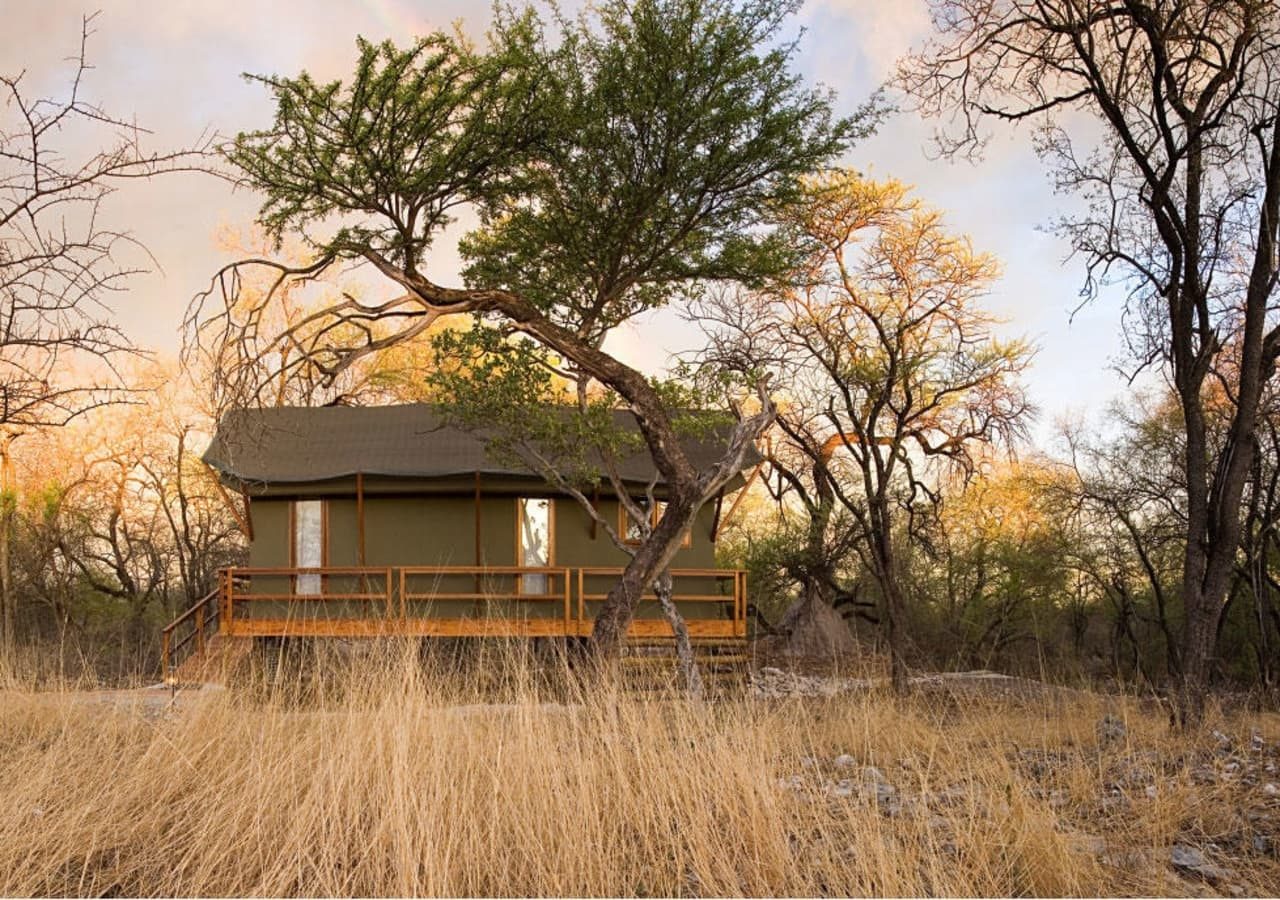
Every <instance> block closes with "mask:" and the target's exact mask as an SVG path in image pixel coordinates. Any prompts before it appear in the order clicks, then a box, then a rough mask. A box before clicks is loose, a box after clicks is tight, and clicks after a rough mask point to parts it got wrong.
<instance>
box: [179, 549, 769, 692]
mask: <svg viewBox="0 0 1280 900" xmlns="http://www.w3.org/2000/svg"><path fill="white" fill-rule="evenodd" d="M622 572H623V570H622V569H621V568H609V567H586V568H565V567H552V566H548V567H536V566H403V567H367V566H360V567H354V566H353V567H332V566H326V567H322V568H296V567H294V568H233V569H224V570H223V571H222V573H221V586H220V589H219V590H218V591H215V592H213V593H212V594H210V595H209V597H206V598H205V599H204V600H202V601H201V603H200V604H197V606H196V607H192V609H191V610H188V612H187V613H184V614H183V616H182V617H181V618H180V619H178V620H175V621H174V623H172V624H171V625H169V626H168V627H167V628H166V629H165V644H164V647H165V667H166V668H165V671H166V673H169V672H170V671H171V669H170V666H171V664H172V665H174V666H176V665H177V663H176V662H173V661H172V656H173V648H172V647H171V646H170V638H171V635H172V633H173V632H174V629H175V628H177V627H180V625H181V623H182V622H183V621H185V620H187V619H189V618H191V617H199V624H198V627H197V629H196V631H197V632H198V633H199V637H198V638H194V640H196V642H197V644H198V645H199V646H200V647H203V645H204V642H205V640H206V638H205V633H206V632H207V631H209V628H210V624H209V623H210V619H211V617H210V614H209V611H208V608H209V604H210V603H211V601H212V600H214V599H216V600H217V601H218V602H217V603H216V605H215V611H214V613H213V615H212V619H213V620H215V621H216V622H217V624H218V626H219V628H220V630H221V632H222V633H224V634H231V635H244V636H287V635H298V636H313V637H372V636H379V635H414V636H441V637H444V636H506V637H533V636H557V637H565V636H574V635H582V636H585V635H589V634H590V633H591V628H592V624H593V622H594V619H595V613H596V611H597V610H596V609H594V608H593V607H598V605H599V604H600V603H601V602H602V601H603V600H604V599H605V598H606V597H607V596H608V589H609V588H611V587H612V586H613V584H614V583H616V581H617V579H618V577H619V576H621V574H622ZM672 577H673V579H674V583H675V590H674V592H673V596H672V599H673V600H674V601H675V602H676V603H677V604H679V605H680V606H681V608H682V611H683V613H684V617H685V620H686V622H687V623H688V626H689V632H690V634H691V635H693V636H695V637H745V635H746V576H745V573H743V572H741V571H738V570H732V569H676V570H673V571H672ZM606 580H607V583H606ZM198 609H203V610H204V612H198V611H197V610H198ZM691 609H692V610H693V612H692V613H691ZM698 610H705V611H706V613H707V614H706V615H699V614H697V611H698ZM630 634H632V635H633V636H636V637H664V636H668V635H670V634H671V628H670V626H669V625H668V624H667V622H666V620H665V618H664V617H663V616H662V615H661V614H660V612H659V611H658V603H657V598H656V596H655V595H654V594H653V593H652V592H650V593H648V594H647V595H646V596H645V597H644V598H643V600H642V602H641V606H640V608H639V609H638V611H637V616H636V618H635V620H634V622H633V624H632V627H631V631H630ZM186 640H192V638H187V639H186ZM185 644H186V641H184V642H183V645H184V646H185Z"/></svg>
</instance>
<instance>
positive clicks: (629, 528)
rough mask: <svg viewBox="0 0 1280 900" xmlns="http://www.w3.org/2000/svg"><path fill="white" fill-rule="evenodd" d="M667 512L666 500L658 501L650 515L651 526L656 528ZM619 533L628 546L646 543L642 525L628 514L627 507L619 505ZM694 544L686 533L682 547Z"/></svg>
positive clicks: (681, 540) (681, 541) (681, 542)
mask: <svg viewBox="0 0 1280 900" xmlns="http://www.w3.org/2000/svg"><path fill="white" fill-rule="evenodd" d="M666 511H667V504H666V501H664V500H658V501H656V502H655V503H654V508H653V510H652V511H651V512H650V514H649V526H650V527H651V528H656V527H657V525H658V520H659V519H661V518H662V514H663V513H665V512H666ZM618 531H619V533H621V534H622V539H623V540H624V541H626V542H627V543H628V544H641V543H643V542H644V535H643V533H642V531H641V529H640V524H639V523H638V522H636V520H635V519H634V518H632V516H631V514H630V513H629V512H627V508H626V506H624V505H623V504H621V503H619V504H618ZM691 543H692V540H691V538H690V535H689V532H688V531H686V532H685V533H684V537H683V538H681V539H680V546H681V547H688V546H689V545H690V544H691Z"/></svg>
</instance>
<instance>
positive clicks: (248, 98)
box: [0, 0, 1127, 442]
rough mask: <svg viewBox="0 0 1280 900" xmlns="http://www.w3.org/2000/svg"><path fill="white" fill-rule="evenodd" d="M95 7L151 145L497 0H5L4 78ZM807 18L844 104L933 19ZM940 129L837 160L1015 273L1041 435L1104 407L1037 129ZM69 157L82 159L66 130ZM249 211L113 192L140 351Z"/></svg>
mask: <svg viewBox="0 0 1280 900" xmlns="http://www.w3.org/2000/svg"><path fill="white" fill-rule="evenodd" d="M566 5H569V4H566ZM97 9H101V15H100V16H99V17H98V19H97V20H96V22H95V28H96V34H95V35H94V36H93V38H92V40H91V43H90V47H89V53H90V57H91V60H92V62H93V64H94V65H95V67H96V68H95V70H94V71H93V72H92V73H91V74H90V76H89V79H88V82H87V86H86V94H87V96H88V97H90V98H91V99H93V100H94V101H96V102H98V103H100V104H101V105H102V106H103V107H105V108H106V109H107V110H108V111H110V112H112V113H113V114H114V115H116V116H119V117H133V118H136V120H137V121H138V123H139V124H141V125H143V126H145V127H146V128H148V129H150V130H151V131H152V132H153V136H152V138H151V139H150V143H151V145H152V146H154V147H155V148H157V149H160V148H165V147H172V146H176V145H180V144H184V143H191V142H193V141H195V140H196V139H197V138H198V136H199V135H200V134H201V133H202V132H204V131H206V130H207V131H215V132H219V133H221V134H234V133H235V132H236V131H240V130H246V129H252V128H257V127H262V126H265V125H266V124H268V123H269V120H270V115H271V107H270V104H269V102H268V97H267V94H266V92H265V91H264V90H263V89H261V88H260V87H258V86H255V85H251V84H247V83H246V82H245V81H244V80H243V79H241V77H240V75H241V73H242V72H256V73H272V72H275V73H280V74H295V73H296V72H298V71H299V70H301V69H303V68H305V69H307V70H309V71H311V72H312V73H313V74H315V75H317V76H320V77H325V78H333V77H343V76H345V75H346V74H347V73H349V72H350V70H351V67H352V64H353V62H354V43H355V37H356V35H364V36H365V37H367V38H370V39H374V40H381V39H383V38H388V37H390V38H392V39H393V40H395V41H397V42H399V43H401V44H403V43H407V42H408V41H410V40H411V39H412V38H413V37H414V36H416V35H418V34H421V33H423V32H426V31H429V30H434V29H437V28H442V27H444V28H447V27H449V26H450V25H451V24H452V23H453V22H455V21H458V20H461V21H462V22H463V23H464V27H465V29H466V30H467V31H468V32H469V33H471V34H473V35H476V36H479V35H480V34H482V33H483V30H484V28H485V26H486V24H487V21H488V19H489V7H488V4H487V3H485V2H472V3H468V2H463V0H310V2H302V0H254V2H248V0H217V2H212V0H167V2H158V0H96V2H91V3H83V2H75V0H0V23H3V28H2V29H0V70H3V71H4V72H6V73H13V72H16V71H18V70H21V69H23V68H25V69H27V70H28V76H27V77H28V79H29V84H28V90H29V91H31V92H33V93H34V92H39V93H41V94H45V95H59V94H61V92H63V91H64V90H65V88H66V85H67V79H68V77H69V74H70V69H69V68H68V66H67V64H66V63H65V62H64V60H65V58H66V57H67V56H69V55H70V54H72V53H73V52H74V51H75V50H76V48H77V44H78V39H79V22H80V18H81V16H82V15H84V14H85V13H86V12H93V11H94V10H97ZM799 21H800V24H801V25H803V26H804V28H805V29H806V32H805V35H804V36H803V38H802V40H801V52H800V54H799V56H798V57H797V62H798V65H799V66H800V67H801V69H802V71H803V72H804V74H805V75H806V76H807V77H808V78H810V79H811V80H812V81H816V82H821V83H823V84H825V85H827V86H828V87H831V88H834V89H835V91H836V92H837V95H838V98H839V103H840V105H841V106H842V107H843V108H844V109H845V110H852V109H853V108H854V107H856V106H858V105H859V104H861V103H862V102H863V101H865V100H866V98H867V97H868V96H869V95H870V93H871V92H872V91H873V90H874V89H875V88H876V86H877V85H878V84H880V83H881V82H882V81H883V80H884V79H885V78H886V77H887V75H888V74H889V72H890V70H891V68H892V66H893V63H894V60H895V59H897V57H898V56H899V55H901V54H902V53H904V52H905V51H906V50H907V49H909V48H910V47H911V46H912V45H913V44H916V43H918V42H919V41H920V40H921V39H922V38H923V37H924V36H925V35H927V33H928V28H929V23H928V20H927V18H926V14H925V10H924V3H923V0H810V2H809V3H808V4H807V5H806V6H805V8H804V9H803V11H802V13H801V16H800V20H799ZM932 129H933V123H930V122H924V121H921V120H920V119H919V118H918V117H916V116H915V115H914V114H911V113H901V114H898V115H896V116H894V117H892V118H890V119H889V120H888V121H886V122H885V124H884V125H883V126H882V128H881V129H880V131H879V133H878V134H877V135H876V136H875V137H873V138H872V139H870V140H868V141H866V142H864V143H862V144H860V145H858V146H857V147H855V148H854V149H853V150H852V151H851V153H850V154H849V156H848V157H847V159H846V160H845V162H846V163H847V164H848V165H851V166H854V167H856V168H858V169H860V170H862V171H864V172H866V173H868V174H871V175H873V176H877V177H890V176H893V177H896V178H900V179H902V180H904V181H906V182H908V183H910V184H913V185H915V187H916V189H917V193H918V195H919V196H920V197H921V198H922V199H924V200H925V201H927V202H928V203H930V204H932V205H934V206H937V207H939V208H941V209H943V210H944V211H945V212H946V214H947V219H948V222H949V223H950V224H951V225H952V226H953V227H954V228H955V229H957V230H959V231H963V232H966V233H968V234H969V235H970V236H971V237H972V239H973V241H974V244H975V246H976V247H977V248H979V249H982V250H986V251H989V252H992V253H994V254H995V255H996V256H997V257H999V258H1000V260H1001V261H1002V263H1003V266H1004V273H1005V274H1004V277H1003V278H1002V280H1001V282H1000V283H999V285H998V286H997V287H996V289H995V291H994V292H993V294H992V295H991V297H990V298H989V301H988V304H989V307H990V308H991V309H992V310H994V311H995V312H997V313H999V314H1001V315H1003V316H1005V317H1006V318H1008V319H1009V320H1010V321H1009V324H1008V325H1007V326H1006V328H1007V331H1008V333H1010V334H1017V335H1023V336H1026V337H1029V338H1030V339H1032V340H1033V341H1034V342H1035V343H1036V344H1037V345H1038V347H1039V353H1038V355H1037V357H1036V360H1035V363H1034V366H1033V368H1032V370H1031V373H1030V375H1029V377H1028V382H1029V387H1030V391H1031V395H1032V399H1033V401H1034V402H1035V404H1036V405H1037V406H1038V407H1039V408H1040V409H1041V415H1040V420H1039V423H1038V425H1037V426H1036V428H1035V429H1034V434H1035V435H1036V436H1037V438H1038V440H1039V442H1043V441H1045V440H1048V439H1049V437H1050V435H1051V433H1052V431H1053V422H1054V420H1055V419H1056V418H1057V417H1060V416H1063V415H1067V414H1071V415H1076V414H1081V413H1089V414H1091V415H1094V414H1097V413H1098V412H1100V411H1101V409H1102V408H1103V407H1104V406H1105V405H1106V403H1107V402H1108V401H1109V400H1110V399H1112V398H1113V397H1115V396H1117V395H1118V394H1121V393H1122V392H1124V391H1125V390H1127V388H1126V387H1125V385H1124V383H1123V381H1122V380H1121V379H1120V378H1119V376H1117V375H1116V374H1114V373H1113V372H1112V371H1111V364H1112V363H1113V362H1115V361H1116V359H1117V358H1118V355H1119V354H1120V352H1121V347H1122V345H1121V342H1120V339H1119V337H1118V329H1119V324H1120V309H1119V307H1118V305H1117V301H1116V300H1114V299H1113V298H1105V299H1104V300H1102V301H1098V302H1096V303H1094V304H1091V305H1089V306H1087V307H1085V308H1084V309H1083V310H1081V311H1079V312H1077V313H1076V315H1075V316H1074V318H1073V317H1072V316H1071V313H1072V311H1073V310H1074V309H1075V308H1076V307H1077V305H1078V303H1079V299H1078V293H1079V288H1080V286H1081V284H1082V280H1083V268H1082V264H1081V263H1080V262H1079V261H1070V262H1067V263H1066V264H1065V265H1064V263H1063V259H1064V257H1065V255H1066V247H1065V246H1064V245H1063V244H1062V243H1061V242H1060V241H1059V240H1058V239H1057V238H1055V237H1054V236H1052V235H1050V234H1048V233H1046V232H1045V231H1044V230H1043V226H1045V225H1046V224H1048V223H1049V221H1050V220H1051V219H1052V217H1053V215H1054V213H1055V211H1056V210H1060V209H1061V208H1062V204H1063V203H1064V202H1065V201H1064V200H1063V198H1060V197H1055V196H1054V194H1053V191H1052V190H1051V188H1050V185H1049V181H1048V179H1047V177H1046V175H1045V172H1044V170H1043V168H1042V167H1041V165H1040V163H1039V161H1038V160H1037V159H1036V158H1035V155H1034V154H1033V153H1032V151H1031V148H1030V136H1029V134H1028V133H1026V132H1023V133H1021V134H1018V133H1012V134H1002V135H999V136H998V137H997V138H996V139H995V140H994V141H993V142H992V145H991V147H990V150H989V152H988V154H987V159H986V160H985V161H984V162H983V163H981V164H979V165H970V164H967V163H943V162H938V161H935V160H931V159H930V158H929V153H928V150H929V146H928V139H929V135H930V134H931V132H932ZM67 149H68V153H69V154H74V153H76V152H77V150H78V149H79V150H81V152H83V148H77V147H76V145H75V142H74V137H73V136H68V147H67ZM257 205H258V201H257V198H255V197H254V196H253V195H251V194H248V193H245V192H239V193H233V192H232V191H231V190H230V188H229V187H228V186H227V185H225V184H223V183H221V182H218V181H216V180H214V179H212V178H208V177H205V176H199V175H191V176H185V175H184V176H175V177H169V178H164V179H162V180H159V181H156V182H153V183H150V184H131V185H129V186H128V187H127V189H122V190H121V191H119V192H118V193H117V194H116V195H115V196H114V197H112V198H111V201H110V205H109V207H108V211H107V215H109V216H110V221H111V223H112V224H114V225H117V226H120V227H124V228H128V229H130V230H132V231H133V233H134V234H135V235H136V237H137V238H139V239H140V240H141V241H142V242H143V243H145V244H146V246H147V247H148V248H149V249H150V251H151V253H152V254H153V255H154V257H155V260H156V263H158V265H159V268H157V269H155V270H154V271H152V272H151V273H150V274H147V275H143V276H140V277H138V278H137V279H136V280H135V281H134V282H133V283H132V286H131V290H130V291H129V292H128V293H127V294H126V295H123V296H121V297H119V298H117V300H116V301H115V309H116V311H117V314H118V318H119V320H120V322H121V323H122V324H123V325H124V327H125V328H126V329H127V330H128V331H129V332H130V334H131V335H132V336H133V337H134V339H135V340H136V341H137V342H138V343H140V344H141V345H144V346H146V347H148V348H151V349H154V350H156V351H159V352H160V353H163V354H165V355H169V356H172V355H175V354H176V353H177V350H178V347H179V342H180V335H179V328H180V323H181V320H182V313H183V311H184V309H185V308H186V305H187V303H188V301H189V300H190V298H191V296H192V295H193V294H194V293H195V292H196V291H198V290H200V289H201V288H203V287H204V286H205V285H206V284H207V282H208V278H209V276H210V275H211V274H212V273H213V271H214V270H215V269H216V268H217V267H218V266H219V265H221V264H222V263H223V262H225V261H227V260H228V257H227V256H226V255H225V254H224V253H223V252H222V251H220V250H219V249H218V248H217V245H216V243H215V233H216V232H217V231H218V229H219V228H221V227H225V226H243V225H247V224H248V223H249V222H250V221H251V219H252V217H253V214H254V212H255V211H256V209H257ZM433 263H434V266H435V268H434V275H435V277H436V279H437V280H439V281H443V282H444V283H446V284H448V283H457V281H456V278H454V277H452V276H454V275H455V274H456V257H455V256H454V254H452V253H451V252H449V251H448V250H445V251H442V252H441V253H439V255H438V256H437V257H436V258H435V259H434V260H433ZM388 290H390V288H388ZM697 340H698V334H697V332H696V330H695V329H693V328H692V327H691V326H690V325H688V324H687V323H683V322H681V321H679V320H678V319H677V318H676V317H675V316H674V315H670V314H658V315H654V316H650V317H647V318H646V319H644V320H641V321H639V322H636V323H633V324H631V325H629V326H627V327H626V328H624V329H621V330H620V332H619V333H618V334H617V335H616V336H615V337H614V338H612V339H611V343H610V345H609V347H610V349H612V350H613V351H614V352H615V353H617V354H618V355H619V356H621V357H623V358H624V359H626V360H627V361H628V362H631V363H633V364H637V365H640V366H642V367H645V368H648V369H658V368H661V367H662V366H663V365H664V364H665V363H666V361H667V358H668V354H670V353H671V352H678V351H681V350H685V349H688V348H689V347H691V346H694V345H695V344H696V343H697Z"/></svg>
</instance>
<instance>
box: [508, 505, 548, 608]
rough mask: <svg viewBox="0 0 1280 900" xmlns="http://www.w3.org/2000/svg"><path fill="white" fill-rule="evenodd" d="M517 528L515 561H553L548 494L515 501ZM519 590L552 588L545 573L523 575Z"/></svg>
mask: <svg viewBox="0 0 1280 900" xmlns="http://www.w3.org/2000/svg"><path fill="white" fill-rule="evenodd" d="M516 516H517V518H518V520H519V521H518V526H519V527H518V532H517V537H518V538H519V540H518V541H517V546H516V561H517V564H518V565H521V566H528V567H530V568H545V567H547V566H550V565H551V562H552V559H553V557H552V551H551V501H550V500H548V499H546V498H545V497H521V498H520V499H519V500H517V501H516ZM519 590H520V593H522V594H545V593H547V592H548V590H549V584H548V579H547V576H546V574H534V575H522V576H520V588H519Z"/></svg>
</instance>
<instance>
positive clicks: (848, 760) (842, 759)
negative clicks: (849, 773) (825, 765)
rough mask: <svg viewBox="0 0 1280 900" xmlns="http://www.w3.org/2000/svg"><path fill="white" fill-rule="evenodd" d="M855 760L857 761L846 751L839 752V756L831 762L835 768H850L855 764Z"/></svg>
mask: <svg viewBox="0 0 1280 900" xmlns="http://www.w3.org/2000/svg"><path fill="white" fill-rule="evenodd" d="M857 762H858V761H857V760H856V759H854V758H853V757H852V756H850V755H849V754H848V753H841V754H840V755H839V756H837V757H836V758H835V759H833V760H832V761H831V764H832V765H834V766H835V767H836V768H837V769H852V768H853V767H854V766H855V765H856V764H857Z"/></svg>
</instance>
